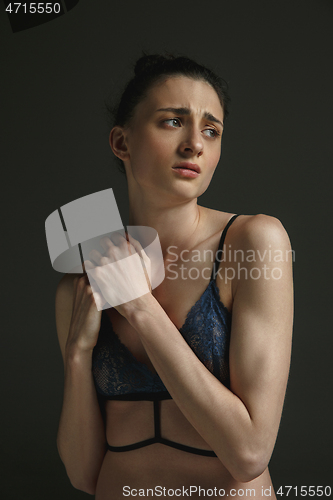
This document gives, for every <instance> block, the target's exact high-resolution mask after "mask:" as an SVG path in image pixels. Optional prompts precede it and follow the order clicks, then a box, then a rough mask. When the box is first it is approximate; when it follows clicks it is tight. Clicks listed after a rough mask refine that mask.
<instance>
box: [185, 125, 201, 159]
mask: <svg viewBox="0 0 333 500" xmlns="http://www.w3.org/2000/svg"><path fill="white" fill-rule="evenodd" d="M180 150H181V152H182V153H183V154H184V153H185V154H186V155H187V156H201V155H202V153H203V140H202V136H201V131H199V130H194V129H193V128H191V129H189V130H187V131H186V133H185V136H184V138H183V141H182V142H181V144H180Z"/></svg>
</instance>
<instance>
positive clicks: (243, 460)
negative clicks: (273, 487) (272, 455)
mask: <svg viewBox="0 0 333 500" xmlns="http://www.w3.org/2000/svg"><path fill="white" fill-rule="evenodd" d="M268 463H269V458H267V456H266V455H264V454H253V453H248V454H243V455H242V456H239V457H238V458H237V460H235V463H234V464H233V466H232V467H230V469H229V472H230V473H231V475H232V477H233V478H234V479H235V480H236V481H239V482H241V483H248V482H250V481H253V480H254V479H256V478H257V477H259V476H261V474H263V473H264V471H265V470H266V469H267V467H268Z"/></svg>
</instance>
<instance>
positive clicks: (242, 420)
mask: <svg viewBox="0 0 333 500" xmlns="http://www.w3.org/2000/svg"><path fill="white" fill-rule="evenodd" d="M128 320H129V322H130V323H131V324H132V326H133V327H134V328H135V329H136V331H137V332H138V334H139V336H140V339H141V341H142V343H143V345H144V347H145V349H146V351H147V354H148V355H149V357H150V359H151V361H152V363H153V365H154V367H155V369H156V370H157V372H158V374H159V375H160V377H161V379H162V380H163V382H164V384H165V386H166V388H167V389H168V391H169V392H170V394H171V396H172V398H173V399H174V401H175V403H176V404H177V405H178V407H179V408H180V410H181V411H182V412H183V414H184V415H185V417H186V418H187V419H188V420H189V422H190V423H191V424H192V425H193V426H194V427H195V429H196V430H197V431H198V432H199V433H200V435H201V436H202V437H203V438H204V439H205V441H206V442H207V443H208V444H209V445H210V446H211V447H212V449H213V450H214V451H215V453H216V454H217V456H218V457H219V459H220V460H221V462H222V463H223V464H224V465H225V467H226V468H227V469H228V470H229V472H230V473H231V474H232V475H233V476H234V477H235V476H237V478H238V479H239V480H244V481H245V480H249V479H247V477H248V476H251V475H252V474H253V475H256V472H255V470H254V469H256V468H258V448H259V447H260V435H259V432H257V431H258V430H257V429H256V427H255V425H254V422H253V421H252V419H251V416H250V414H249V412H248V410H247V408H246V407H245V405H244V404H243V402H242V401H241V400H240V398H239V397H238V396H236V395H235V394H234V393H233V392H231V391H230V390H229V389H227V388H226V387H225V386H224V385H223V384H222V383H221V382H220V381H219V380H218V379H216V377H214V375H213V374H212V373H211V372H210V371H209V370H208V369H207V368H206V367H205V366H204V365H203V364H202V363H201V361H200V360H199V359H198V358H197V356H196V355H195V353H194V352H193V351H192V349H191V348H190V347H189V346H188V344H187V343H186V341H185V340H184V338H183V337H182V335H181V334H180V333H179V331H178V329H177V328H176V327H175V325H174V324H173V323H172V322H171V320H170V318H169V317H168V316H167V314H166V313H165V311H164V310H163V309H162V307H161V306H160V304H159V303H158V302H157V301H156V299H154V297H152V298H150V299H149V300H148V302H147V307H146V308H143V309H140V310H138V311H135V312H133V313H132V314H131V315H129V317H128ZM259 468H260V467H259ZM243 471H245V472H244V473H243ZM251 471H253V472H251ZM258 475H259V474H258Z"/></svg>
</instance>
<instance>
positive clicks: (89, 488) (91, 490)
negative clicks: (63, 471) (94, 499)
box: [67, 473, 96, 495]
mask: <svg viewBox="0 0 333 500" xmlns="http://www.w3.org/2000/svg"><path fill="white" fill-rule="evenodd" d="M67 474H68V473H67ZM68 477H69V480H70V482H71V485H72V486H73V487H74V488H75V489H77V490H80V491H83V492H84V493H88V495H96V483H95V482H93V481H87V480H86V479H85V478H77V477H70V475H69V474H68Z"/></svg>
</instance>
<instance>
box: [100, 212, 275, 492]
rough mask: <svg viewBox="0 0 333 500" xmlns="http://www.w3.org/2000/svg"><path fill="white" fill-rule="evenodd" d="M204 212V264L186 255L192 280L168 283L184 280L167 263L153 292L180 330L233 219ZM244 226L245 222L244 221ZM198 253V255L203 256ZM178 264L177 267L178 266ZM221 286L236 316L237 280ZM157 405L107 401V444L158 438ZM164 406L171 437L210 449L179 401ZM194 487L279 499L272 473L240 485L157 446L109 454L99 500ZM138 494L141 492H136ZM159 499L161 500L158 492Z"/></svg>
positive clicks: (214, 465)
mask: <svg viewBox="0 0 333 500" xmlns="http://www.w3.org/2000/svg"><path fill="white" fill-rule="evenodd" d="M201 208H202V211H203V216H204V217H205V220H206V221H207V223H206V224H205V230H204V231H203V232H202V236H203V237H202V240H201V241H200V243H198V244H197V245H196V247H195V248H193V249H192V250H199V251H201V252H202V254H201V255H202V259H201V260H200V262H193V260H191V256H192V255H193V253H191V252H190V253H187V254H186V255H185V258H187V259H190V260H189V262H185V261H184V260H182V261H180V262H179V263H178V264H179V265H183V266H184V268H183V271H182V273H183V276H187V279H181V278H180V279H168V276H169V278H170V276H171V277H174V276H175V271H177V272H178V273H179V274H178V275H179V276H181V274H180V273H181V271H180V270H179V269H178V267H176V266H175V265H173V266H172V268H171V269H172V271H173V272H168V267H167V266H168V262H165V267H166V278H165V279H164V281H163V283H162V284H161V285H160V286H158V287H157V288H156V289H155V290H153V291H152V293H153V295H154V296H155V297H156V299H157V300H158V301H159V303H160V304H161V306H162V307H163V309H164V310H165V311H166V313H167V314H168V316H169V317H170V319H171V320H172V322H173V323H174V324H175V326H176V327H177V328H178V329H179V328H181V327H182V326H183V325H184V322H185V318H186V316H187V313H188V312H189V310H190V309H191V307H192V306H193V304H195V302H196V301H197V300H198V299H199V298H200V297H201V295H202V293H203V292H204V290H205V289H206V287H207V285H208V283H209V279H210V272H208V270H206V271H203V270H204V268H210V269H212V266H213V262H212V260H211V255H212V254H213V255H214V257H215V252H216V250H217V248H218V244H219V241H220V237H221V232H222V230H223V228H224V226H225V225H226V223H227V222H228V220H229V219H230V217H231V216H232V214H229V213H225V212H218V211H215V210H210V209H207V208H203V207H201ZM239 222H240V224H241V220H239ZM235 226H236V225H235ZM234 230H235V229H234V227H232V226H231V227H230V230H229V231H228V236H227V240H228V242H230V241H231V240H232V233H233V231H234ZM227 240H226V241H227ZM203 250H211V251H212V254H209V252H206V254H205V258H204V253H203ZM196 255H198V253H197V252H196ZM173 258H174V257H172V259H171V260H173ZM172 264H175V263H174V262H172ZM178 264H177V266H178ZM194 267H195V268H197V269H198V270H199V273H198V272H194V271H193V274H192V276H197V275H198V278H197V279H190V278H189V277H188V276H189V275H188V273H189V272H190V271H189V270H190V268H194ZM216 283H217V285H218V288H219V291H220V299H221V301H222V303H223V304H224V305H225V306H226V308H227V309H228V310H229V311H230V312H231V310H232V289H231V281H230V280H229V282H228V283H225V281H223V280H222V279H219V278H217V281H216ZM107 314H109V316H110V319H111V321H112V325H113V329H114V331H115V332H116V334H117V335H118V337H119V338H120V340H121V342H122V343H123V344H125V345H126V346H127V347H128V349H129V350H130V351H131V352H132V354H133V355H134V356H135V357H136V358H137V359H138V360H139V361H140V362H142V363H145V364H146V365H147V366H148V368H149V369H150V370H152V371H154V367H153V366H152V364H151V362H150V360H149V357H148V356H147V354H146V352H145V350H144V348H143V346H142V344H141V341H140V338H139V336H138V335H137V333H136V331H135V330H134V329H133V328H132V327H131V325H130V324H129V323H128V322H127V320H126V319H125V318H124V317H123V316H121V315H120V314H119V313H118V312H117V311H116V310H115V309H109V310H107ZM152 405H153V403H152V402H151V401H114V400H109V401H106V403H105V412H106V438H107V442H108V443H110V444H112V445H113V446H124V445H127V444H132V443H135V442H138V441H142V440H144V439H148V438H150V437H152V436H153V433H154V427H153V411H152ZM160 405H161V429H162V432H163V436H164V437H165V438H167V439H170V440H173V441H176V442H178V443H183V444H185V445H188V446H192V447H196V448H201V449H206V450H209V449H210V447H209V446H208V444H207V443H206V442H205V441H204V440H203V438H202V437H201V436H200V435H199V434H198V432H197V431H196V430H195V429H194V428H193V427H192V425H191V424H190V423H189V422H188V420H187V419H186V418H185V417H184V415H183V414H182V413H181V411H180V410H179V409H178V407H177V406H176V404H175V403H174V401H173V400H165V401H161V402H160ZM124 486H128V488H127V489H126V490H123V487H124ZM190 486H192V487H195V486H197V487H199V486H200V487H201V488H205V489H214V488H215V487H216V488H217V490H218V489H221V488H223V489H224V490H225V492H226V494H227V493H228V494H229V490H230V489H232V488H234V489H235V490H237V489H242V488H243V489H244V491H245V490H246V489H256V492H255V495H254V493H253V492H252V497H254V496H255V498H264V496H263V495H262V488H264V489H267V488H271V498H275V495H274V491H273V487H272V483H271V479H270V475H269V472H268V469H266V471H265V472H264V473H263V474H262V475H261V476H260V477H259V478H256V479H255V480H254V481H251V482H248V483H246V484H245V483H237V482H236V481H235V480H234V479H233V478H232V476H231V475H230V473H229V472H228V471H227V469H226V468H225V467H224V466H223V464H222V463H221V462H220V460H219V459H218V458H215V457H205V456H200V455H195V454H191V453H188V452H184V451H181V450H177V449H174V448H170V447H169V446H165V445H163V444H159V443H155V444H153V445H150V446H146V447H144V448H140V449H136V450H132V451H126V452H121V453H115V452H110V451H108V452H107V453H106V455H105V458H104V462H103V465H102V468H101V472H100V475H99V479H98V483H97V490H96V500H108V499H111V498H112V500H116V499H118V498H119V499H120V498H124V496H130V495H128V494H127V493H128V492H129V491H130V490H131V489H136V490H137V496H148V494H147V492H146V489H147V488H155V487H161V488H163V487H165V488H166V489H173V490H175V489H179V488H180V489H181V490H182V488H185V489H186V488H188V491H189V488H190ZM140 489H142V490H144V493H143V491H141V495H140V492H139V490H140ZM156 491H157V490H156ZM132 493H133V495H134V494H135V492H132ZM150 494H151V493H150ZM177 494H179V491H178V492H177ZM155 495H156V496H158V495H157V493H156V494H155ZM249 495H250V494H249ZM249 495H248V496H249ZM162 496H163V495H162ZM165 496H166V495H165ZM178 496H180V495H178ZM181 496H183V493H182V495H181ZM184 496H186V493H184ZM201 496H202V495H201ZM229 496H233V498H236V499H237V498H241V497H242V496H245V493H244V494H243V495H242V493H241V492H240V494H239V495H238V494H237V492H236V494H235V492H232V493H231V494H229ZM266 496H267V495H266ZM266 496H265V498H266ZM191 497H192V498H199V493H198V492H195V491H194V490H192V492H191Z"/></svg>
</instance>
